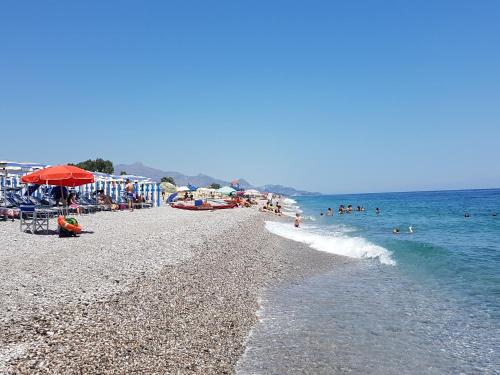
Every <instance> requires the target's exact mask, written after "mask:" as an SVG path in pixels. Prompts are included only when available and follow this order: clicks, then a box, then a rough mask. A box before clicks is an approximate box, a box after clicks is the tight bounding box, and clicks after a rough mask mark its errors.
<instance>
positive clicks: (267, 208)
mask: <svg viewBox="0 0 500 375" xmlns="http://www.w3.org/2000/svg"><path fill="white" fill-rule="evenodd" d="M259 211H261V212H270V213H273V214H275V215H278V216H283V211H282V207H281V204H280V201H276V203H275V204H273V201H272V200H268V201H267V202H266V204H265V205H264V206H262V207H261V208H260V209H259Z"/></svg>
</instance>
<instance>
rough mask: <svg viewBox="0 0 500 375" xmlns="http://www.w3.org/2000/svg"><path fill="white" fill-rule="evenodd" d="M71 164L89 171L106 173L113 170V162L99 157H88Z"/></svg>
mask: <svg viewBox="0 0 500 375" xmlns="http://www.w3.org/2000/svg"><path fill="white" fill-rule="evenodd" d="M73 165H76V166H77V167H79V168H82V169H85V170H87V171H90V172H102V173H107V174H113V172H114V167H113V162H112V161H111V160H104V159H101V158H97V159H95V160H92V159H89V160H85V161H81V162H80V163H77V164H73Z"/></svg>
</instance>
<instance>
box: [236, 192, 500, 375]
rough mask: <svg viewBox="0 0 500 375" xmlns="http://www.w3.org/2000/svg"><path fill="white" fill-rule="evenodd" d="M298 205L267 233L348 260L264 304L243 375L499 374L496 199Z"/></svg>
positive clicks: (446, 195)
mask: <svg viewBox="0 0 500 375" xmlns="http://www.w3.org/2000/svg"><path fill="white" fill-rule="evenodd" d="M294 199H295V200H296V203H293V202H289V203H292V204H294V205H296V206H299V207H300V210H302V211H303V213H302V215H303V216H304V218H305V220H304V222H303V225H302V228H300V229H299V230H295V228H293V227H292V226H291V225H290V224H289V223H273V222H269V223H267V227H268V229H269V230H270V231H272V232H274V233H276V234H278V235H282V236H284V237H288V238H291V239H293V240H296V241H301V242H304V243H306V244H308V245H309V246H311V247H313V248H315V249H317V250H319V251H327V252H331V253H335V254H340V255H345V256H348V257H349V258H348V259H352V261H349V262H346V263H345V264H342V265H340V266H338V267H336V268H335V269H332V270H331V271H330V272H328V273H327V274H324V275H320V276H316V277H313V278H310V279H307V280H304V281H302V282H300V283H296V284H293V285H289V286H286V287H281V288H278V289H274V290H270V291H268V292H267V293H266V294H265V295H264V296H263V300H262V310H261V311H260V315H261V321H260V323H259V324H258V325H257V327H255V329H254V331H253V332H252V335H251V336H250V338H249V342H248V349H247V352H246V353H245V355H244V356H243V358H242V360H241V361H240V363H239V366H238V371H239V373H240V374H268V373H269V374H293V373H297V374H303V373H310V374H323V373H324V374H332V373H333V374H334V373H373V374H401V373H407V374H460V373H465V374H477V373H487V374H490V373H491V374H496V373H500V353H499V348H500V190H467V191H445V192H415V193H385V194H358V195H337V196H318V197H299V198H294ZM340 204H343V205H345V206H347V205H348V204H352V205H353V207H354V210H355V209H356V206H358V205H359V206H363V207H364V208H365V211H364V212H356V211H354V212H353V213H352V214H343V215H339V214H338V212H337V209H338V207H339V205H340ZM328 207H331V208H332V209H333V211H334V215H333V216H331V217H329V216H326V215H323V216H320V213H321V212H323V213H325V214H326V210H327V208H328ZM377 207H378V208H380V210H381V213H380V214H378V215H377V214H376V213H375V209H376V208H377ZM298 209H299V208H296V207H291V208H289V211H290V214H292V213H293V211H294V210H298ZM464 212H468V213H469V214H470V217H469V218H465V217H464ZM494 213H498V215H499V216H494V215H493V214H494ZM409 226H411V227H412V228H413V233H408V232H409V231H408V227H409ZM395 227H397V228H399V229H400V234H397V235H394V234H393V233H392V230H393V228H395Z"/></svg>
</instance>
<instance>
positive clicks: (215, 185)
mask: <svg viewBox="0 0 500 375" xmlns="http://www.w3.org/2000/svg"><path fill="white" fill-rule="evenodd" d="M209 188H210V189H215V190H217V189H220V184H216V183H215V182H214V183H213V184H211V185H210V186H209Z"/></svg>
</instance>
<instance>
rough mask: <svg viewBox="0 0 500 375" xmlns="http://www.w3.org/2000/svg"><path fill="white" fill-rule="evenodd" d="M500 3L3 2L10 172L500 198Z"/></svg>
mask: <svg viewBox="0 0 500 375" xmlns="http://www.w3.org/2000/svg"><path fill="white" fill-rule="evenodd" d="M499 20H500V1H497V0H490V1H488V0H482V1H477V2H476V1H460V0H449V1H439V0H436V1H386V0H384V1H383V0H378V1H375V0H373V1H342V2H338V1H314V0H312V1H309V0H308V1H292V0H281V1H273V0H266V1H236V0H231V1H222V0H214V1H208V0H203V1H188V0H181V1H102V0H99V1H88V0H86V1H31V2H30V1H14V0H11V1H8V0H6V1H2V2H1V4H0V127H1V130H0V140H1V141H0V159H7V160H16V161H34V162H48V163H53V164H56V163H64V162H70V161H71V162H76V161H81V160H84V159H88V158H95V157H103V158H105V159H111V160H112V161H113V162H115V163H122V162H123V163H131V162H134V161H142V162H144V163H145V164H146V165H149V166H152V167H157V168H161V169H164V170H177V171H180V172H183V173H186V174H197V173H200V172H201V173H205V174H209V175H212V176H214V177H219V178H226V179H231V178H234V177H245V178H246V179H248V180H249V181H250V182H252V183H254V184H256V185H258V184H264V183H281V184H286V185H291V186H295V187H297V188H302V189H308V190H316V191H321V192H346V193H349V192H373V191H400V190H423V189H425V190H428V189H452V188H480V187H485V188H486V187H499V186H500V21H499Z"/></svg>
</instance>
